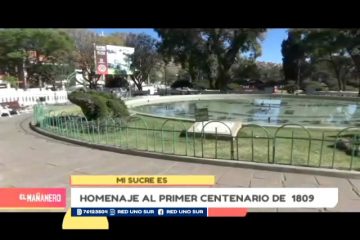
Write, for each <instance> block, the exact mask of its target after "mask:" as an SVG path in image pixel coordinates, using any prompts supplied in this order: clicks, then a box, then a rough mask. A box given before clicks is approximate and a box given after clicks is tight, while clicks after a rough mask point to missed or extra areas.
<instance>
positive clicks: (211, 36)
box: [155, 28, 265, 89]
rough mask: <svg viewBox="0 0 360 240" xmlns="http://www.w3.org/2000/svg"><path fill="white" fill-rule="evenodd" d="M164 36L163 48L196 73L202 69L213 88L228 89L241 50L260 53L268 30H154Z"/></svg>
mask: <svg viewBox="0 0 360 240" xmlns="http://www.w3.org/2000/svg"><path fill="white" fill-rule="evenodd" d="M155 30H156V31H157V32H158V34H159V35H160V37H161V38H162V41H161V45H160V51H161V53H163V54H165V56H172V57H173V58H174V59H175V61H176V62H179V63H181V65H182V66H183V67H184V68H187V69H189V73H190V75H192V77H193V75H194V72H200V71H201V72H203V73H205V75H206V76H207V78H208V80H209V85H210V88H217V89H225V88H226V85H227V82H228V81H229V78H230V69H231V67H232V66H233V64H234V63H235V61H236V58H237V56H238V54H239V52H240V53H250V55H252V56H253V57H254V58H256V57H257V56H258V55H259V54H260V44H259V42H260V41H261V40H262V37H263V35H262V33H263V32H265V29H254V28H253V29H248V28H239V29H186V30H184V29H155Z"/></svg>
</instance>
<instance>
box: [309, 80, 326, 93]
mask: <svg viewBox="0 0 360 240" xmlns="http://www.w3.org/2000/svg"><path fill="white" fill-rule="evenodd" d="M303 89H305V90H306V89H314V90H315V91H326V90H329V88H328V86H327V85H326V84H325V83H321V82H317V81H304V83H303Z"/></svg>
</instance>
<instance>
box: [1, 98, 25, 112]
mask: <svg viewBox="0 0 360 240" xmlns="http://www.w3.org/2000/svg"><path fill="white" fill-rule="evenodd" d="M0 105H1V106H2V108H3V109H7V110H8V111H10V113H11V114H20V113H21V112H23V111H27V110H29V107H25V106H20V104H19V102H18V101H12V102H2V103H0Z"/></svg>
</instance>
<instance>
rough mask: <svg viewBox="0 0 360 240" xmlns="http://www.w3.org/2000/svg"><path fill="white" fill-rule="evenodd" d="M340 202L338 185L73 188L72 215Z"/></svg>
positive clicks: (200, 212) (202, 212)
mask: <svg viewBox="0 0 360 240" xmlns="http://www.w3.org/2000/svg"><path fill="white" fill-rule="evenodd" d="M337 203H338V189H337V188H199V187H195V188H161V187H157V188H155V187H151V188H72V189H71V208H72V216H211V211H220V212H221V211H228V213H229V214H231V212H232V211H235V210H237V211H245V212H246V209H248V208H334V207H335V206H336V205H337ZM226 209H227V210H226ZM209 214H210V215H209ZM223 216H226V215H223Z"/></svg>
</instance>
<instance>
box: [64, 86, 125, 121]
mask: <svg viewBox="0 0 360 240" xmlns="http://www.w3.org/2000/svg"><path fill="white" fill-rule="evenodd" d="M68 98H69V100H70V101H71V102H72V103H74V104H76V105H78V106H79V107H80V108H81V110H82V112H83V113H84V115H85V116H86V118H87V119H88V120H89V121H92V120H98V119H99V120H101V119H104V118H109V117H126V116H129V112H128V110H127V107H126V105H125V103H124V102H123V101H122V100H120V99H117V98H116V97H115V96H113V95H112V94H109V93H103V92H96V91H88V92H83V91H74V92H72V93H70V94H69V95H68Z"/></svg>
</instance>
